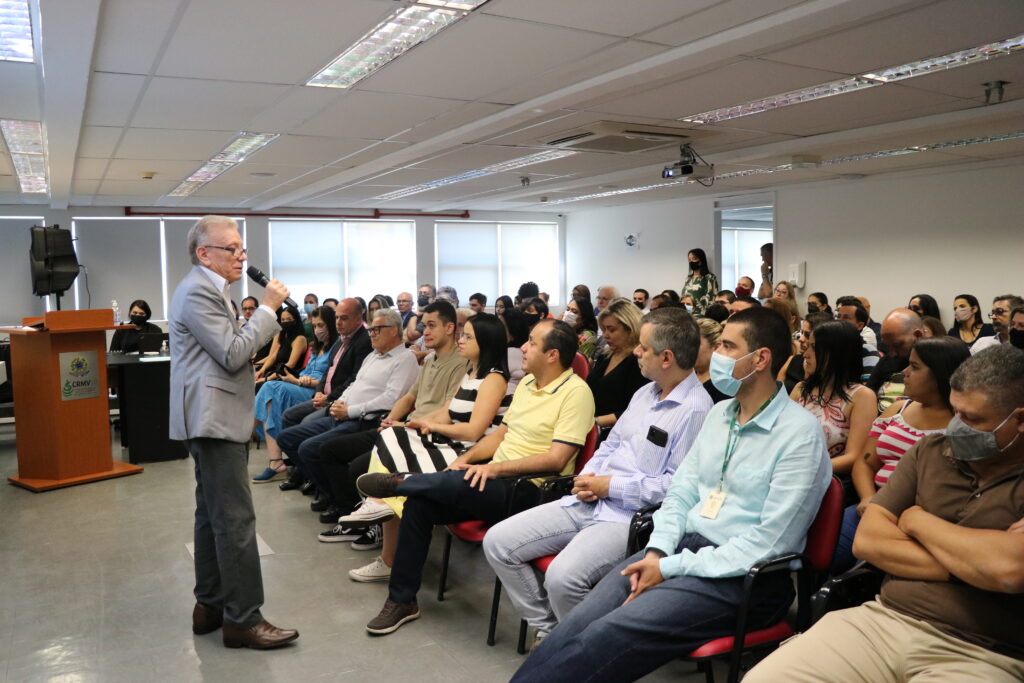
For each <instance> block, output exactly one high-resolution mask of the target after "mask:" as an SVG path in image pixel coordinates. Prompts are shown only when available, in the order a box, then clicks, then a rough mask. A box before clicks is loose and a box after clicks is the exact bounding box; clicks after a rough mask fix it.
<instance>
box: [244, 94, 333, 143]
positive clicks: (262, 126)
mask: <svg viewBox="0 0 1024 683" xmlns="http://www.w3.org/2000/svg"><path fill="white" fill-rule="evenodd" d="M343 94H344V93H343V91H338V90H337V89H335V88H305V87H294V88H292V89H291V90H289V91H288V94H287V95H285V96H284V97H283V98H281V99H280V100H278V101H277V102H275V103H274V104H272V105H270V106H269V107H267V108H266V109H263V110H261V111H258V112H254V113H253V115H252V117H251V118H250V119H249V120H248V122H247V123H246V124H245V125H246V128H248V129H249V130H264V131H274V132H275V133H290V132H292V129H293V128H296V127H297V126H300V125H302V124H303V123H305V122H306V121H308V120H309V119H310V118H312V117H313V116H315V115H316V114H317V113H318V112H319V111H320V110H321V109H323V108H324V107H326V106H327V105H329V104H331V103H332V102H334V101H335V100H337V99H339V97H341V96H342V95H343Z"/></svg>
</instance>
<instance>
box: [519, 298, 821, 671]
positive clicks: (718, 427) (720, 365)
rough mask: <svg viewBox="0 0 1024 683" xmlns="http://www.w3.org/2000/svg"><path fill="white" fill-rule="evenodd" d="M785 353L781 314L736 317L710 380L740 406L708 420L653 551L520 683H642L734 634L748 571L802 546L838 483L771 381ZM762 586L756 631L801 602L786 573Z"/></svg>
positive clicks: (723, 408) (579, 614)
mask: <svg viewBox="0 0 1024 683" xmlns="http://www.w3.org/2000/svg"><path fill="white" fill-rule="evenodd" d="M789 355H790V334H789V327H788V326H787V325H786V322H785V321H784V320H783V319H782V318H781V317H780V316H779V315H778V314H777V313H775V312H774V311H770V310H768V309H765V308H753V309H749V310H746V311H740V312H739V313H736V314H734V315H733V317H732V318H730V319H729V322H727V323H726V324H725V327H724V329H723V330H722V335H721V338H720V340H719V344H718V346H717V348H716V349H715V352H714V353H713V354H712V357H711V381H712V382H714V384H715V386H716V387H717V388H718V389H719V391H721V392H723V393H725V394H728V395H729V396H734V397H735V398H734V399H733V400H728V401H722V402H721V403H717V404H715V406H714V407H713V408H712V409H711V411H710V412H709V413H708V416H707V418H706V419H705V420H704V424H703V426H702V428H701V430H700V433H699V434H698V435H697V438H696V440H695V441H694V444H693V447H692V448H691V449H690V451H689V453H687V455H686V457H685V458H683V461H682V463H681V464H680V465H679V468H678V469H677V470H676V473H675V475H674V477H673V479H672V483H671V485H670V486H669V489H668V492H667V494H666V496H665V501H664V503H663V504H662V506H661V509H660V510H659V511H658V512H657V513H655V515H654V532H653V533H652V534H651V538H650V541H649V542H648V544H647V547H646V548H645V549H644V550H641V551H640V552H639V553H637V554H635V555H633V556H632V557H629V558H627V559H626V560H625V561H624V562H623V563H622V564H620V565H618V566H617V567H616V568H614V569H613V570H612V571H610V572H609V573H608V574H607V575H606V576H605V577H604V578H603V579H602V580H601V581H600V582H599V583H598V584H597V585H596V586H595V587H594V588H593V590H592V591H591V592H590V593H589V594H588V595H587V597H586V598H585V599H584V600H583V602H581V603H579V604H578V605H576V607H574V608H573V610H572V611H571V612H569V613H568V615H566V617H565V618H564V619H563V620H561V621H560V622H559V624H558V626H556V627H555V628H554V629H553V630H552V631H551V633H550V634H549V635H548V636H547V637H546V638H544V639H543V640H542V641H541V643H540V645H539V646H538V647H537V648H536V649H535V650H534V651H533V652H532V653H531V655H530V657H529V659H527V660H526V662H525V663H524V664H523V666H522V667H521V668H520V669H519V671H517V672H516V675H515V676H514V677H513V679H512V680H513V681H517V682H521V681H545V683H551V682H555V681H565V682H566V683H569V682H570V681H572V682H575V681H579V680H583V679H586V680H609V681H630V680H635V679H637V678H640V677H641V676H644V675H645V674H647V673H649V672H651V671H653V670H654V669H656V668H658V667H659V666H661V665H662V664H664V663H666V662H669V661H671V660H673V659H675V658H676V657H678V656H679V654H680V653H681V652H689V651H690V650H692V649H694V648H696V647H697V646H699V645H702V644H703V643H706V642H708V641H710V640H713V639H715V638H720V637H723V636H729V635H732V632H733V629H734V628H735V623H736V622H735V619H736V616H735V615H736V611H737V609H738V604H739V600H740V595H741V593H742V587H743V577H744V575H745V574H746V573H747V571H748V570H749V569H750V568H751V567H752V566H753V565H754V564H756V563H757V562H760V561H761V560H765V559H767V558H769V557H773V556H775V555H778V554H781V553H787V552H797V551H800V550H802V549H803V547H804V544H805V540H806V536H807V529H808V528H809V527H810V525H811V521H812V520H813V518H814V516H815V514H816V513H817V511H818V506H819V504H820V501H821V500H822V498H823V496H824V494H825V491H826V490H827V488H828V485H829V483H830V481H831V478H832V465H831V463H830V462H829V457H828V452H827V451H826V449H825V438H824V435H823V433H822V430H821V427H820V426H819V425H818V422H817V420H815V419H814V417H813V416H812V415H811V414H810V413H808V412H807V411H806V410H804V409H803V408H802V407H801V406H800V405H799V404H798V403H796V402H795V401H793V400H792V399H790V398H789V396H788V395H787V394H786V391H785V389H784V388H782V385H781V383H779V382H776V381H775V376H776V375H777V374H778V372H779V370H780V369H781V368H782V364H783V363H784V362H785V360H786V359H787V358H788V357H789ZM761 580H762V581H765V584H764V585H763V586H762V587H761V590H760V591H759V592H758V593H756V594H755V598H754V602H753V604H752V606H751V610H750V612H749V614H748V627H749V628H750V629H751V630H754V629H759V628H765V627H767V626H768V624H769V623H773V622H774V621H776V620H778V619H779V618H780V616H781V615H783V614H785V612H786V610H787V609H788V607H789V605H790V603H791V602H792V598H793V586H792V582H791V581H790V580H789V578H788V576H787V575H785V574H782V573H778V574H775V575H771V576H770V577H769V576H767V575H765V576H764V577H763V578H762V579H761ZM776 680H787V678H786V677H785V676H782V677H780V678H778V679H776ZM837 680H838V679H837Z"/></svg>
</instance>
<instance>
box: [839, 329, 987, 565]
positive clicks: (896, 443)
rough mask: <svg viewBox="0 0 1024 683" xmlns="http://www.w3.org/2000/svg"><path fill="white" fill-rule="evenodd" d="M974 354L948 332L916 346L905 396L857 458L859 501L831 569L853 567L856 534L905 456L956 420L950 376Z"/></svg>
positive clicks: (877, 424) (877, 423)
mask: <svg viewBox="0 0 1024 683" xmlns="http://www.w3.org/2000/svg"><path fill="white" fill-rule="evenodd" d="M970 355H971V354H970V351H968V349H967V346H966V345H965V344H964V343H963V342H960V341H959V340H957V339H951V338H949V337H946V336H942V337H935V338H933V339H920V340H918V342H917V343H916V344H914V348H913V349H911V351H910V359H909V360H908V361H907V367H906V368H905V369H904V370H903V380H904V384H905V388H904V393H905V394H906V396H905V397H904V398H902V399H899V400H897V401H894V402H893V404H892V405H891V406H889V408H888V410H886V411H885V412H884V413H882V414H881V415H880V416H879V417H878V418H876V419H875V420H874V422H873V423H872V425H871V430H870V431H869V432H868V441H867V444H866V446H865V448H864V456H863V457H861V458H857V459H855V460H854V463H853V471H852V473H851V478H852V480H853V486H854V488H855V489H856V490H857V496H858V497H859V498H860V503H859V504H858V505H851V506H849V507H848V508H847V509H846V512H845V513H844V515H843V527H842V533H841V535H840V539H839V544H838V546H837V547H836V552H835V557H834V558H833V560H832V572H833V573H841V572H844V571H846V570H847V569H849V568H850V567H852V566H853V563H854V561H855V560H854V557H853V535H854V533H856V531H857V523H858V522H859V521H860V516H861V515H862V514H864V509H865V508H866V507H867V506H868V503H869V502H871V498H872V497H873V496H874V495H875V493H876V492H877V491H878V490H879V489H880V488H882V486H884V485H885V482H886V481H888V480H889V475H891V474H892V472H893V470H895V469H896V465H898V464H899V462H900V458H902V457H903V454H904V453H906V452H907V450H908V449H909V448H910V447H911V446H913V445H914V444H915V443H917V442H918V441H920V440H921V439H922V438H923V437H925V436H928V435H929V434H938V433H940V432H941V431H942V430H943V429H945V428H946V425H947V424H949V421H950V420H951V419H952V418H953V408H952V406H950V404H949V378H950V377H952V375H953V372H954V371H956V369H957V368H958V367H960V364H961V363H963V362H964V361H965V360H967V359H968V358H970Z"/></svg>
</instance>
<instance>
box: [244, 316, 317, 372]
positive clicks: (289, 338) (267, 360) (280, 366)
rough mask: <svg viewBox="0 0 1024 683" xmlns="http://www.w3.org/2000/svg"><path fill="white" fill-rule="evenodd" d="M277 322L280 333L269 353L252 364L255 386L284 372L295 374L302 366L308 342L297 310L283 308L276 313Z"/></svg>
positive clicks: (276, 336)
mask: <svg viewBox="0 0 1024 683" xmlns="http://www.w3.org/2000/svg"><path fill="white" fill-rule="evenodd" d="M277 322H278V323H280V325H281V331H280V332H278V333H277V334H276V335H275V336H274V341H273V342H272V343H271V344H270V351H269V352H268V353H267V355H266V356H264V357H263V358H259V359H257V360H256V361H255V362H254V363H253V365H254V366H255V367H256V383H257V384H259V383H261V382H263V381H265V380H266V378H267V377H270V376H271V375H278V376H280V375H281V374H282V373H285V372H288V373H290V374H297V373H298V372H299V370H301V369H302V368H303V366H304V361H305V358H306V347H307V346H308V342H307V341H306V335H305V332H303V325H302V319H301V318H299V311H298V309H297V308H295V307H294V306H285V307H284V308H282V309H281V310H279V311H278V312H277Z"/></svg>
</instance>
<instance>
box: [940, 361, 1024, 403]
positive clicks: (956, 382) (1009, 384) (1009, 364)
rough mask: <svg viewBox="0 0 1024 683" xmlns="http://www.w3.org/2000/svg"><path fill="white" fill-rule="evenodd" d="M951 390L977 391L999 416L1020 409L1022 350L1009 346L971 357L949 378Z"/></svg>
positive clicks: (1023, 384)
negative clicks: (983, 395) (984, 396)
mask: <svg viewBox="0 0 1024 683" xmlns="http://www.w3.org/2000/svg"><path fill="white" fill-rule="evenodd" d="M949 386H950V387H951V388H952V389H954V390H955V391H980V392H982V393H983V394H985V395H986V396H987V397H988V399H989V401H990V402H991V403H992V405H993V406H994V407H995V408H996V410H998V411H999V413H1000V414H1001V415H1002V416H1004V417H1005V416H1006V415H1007V414H1009V412H1010V411H1011V410H1014V409H1016V408H1021V407H1024V351H1021V350H1020V349H1018V348H1017V347H1015V346H1012V345H1010V344H999V345H998V346H990V347H989V348H987V349H985V350H984V351H980V352H979V353H978V354H977V355H976V356H971V357H970V358H968V359H967V360H965V361H964V362H963V363H961V364H960V367H958V368H957V369H956V372H954V373H953V376H952V377H950V378H949Z"/></svg>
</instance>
